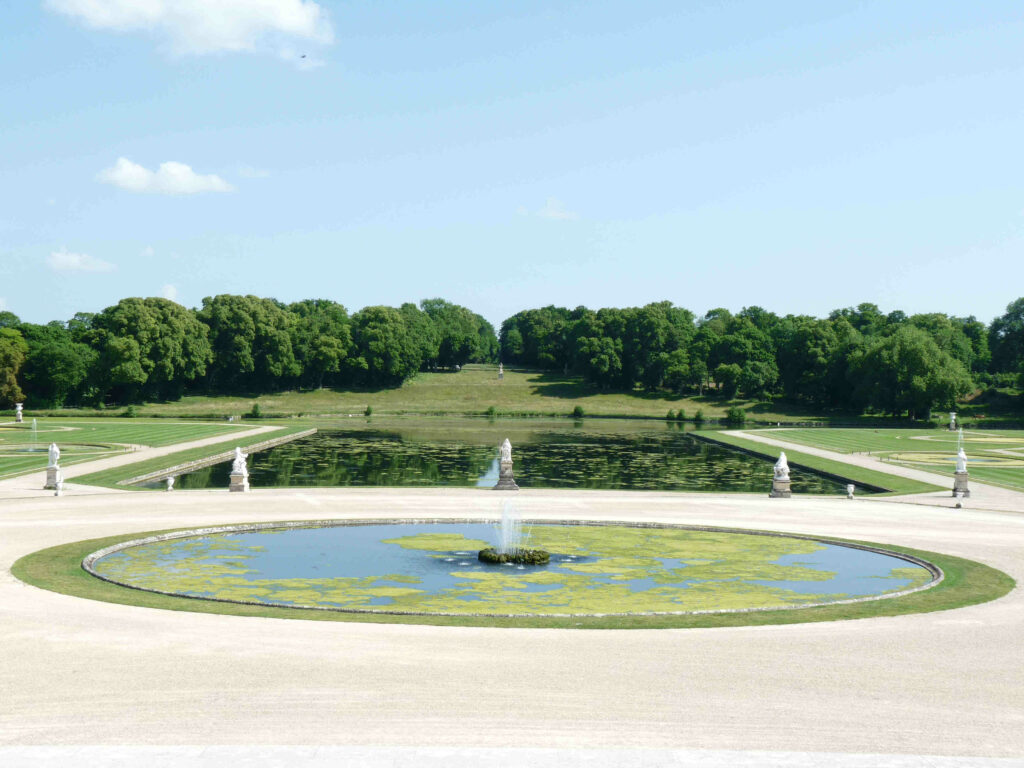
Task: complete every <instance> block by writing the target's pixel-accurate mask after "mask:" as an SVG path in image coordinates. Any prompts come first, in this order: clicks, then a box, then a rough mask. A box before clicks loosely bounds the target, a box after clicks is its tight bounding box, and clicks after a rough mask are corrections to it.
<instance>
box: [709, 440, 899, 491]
mask: <svg viewBox="0 0 1024 768" xmlns="http://www.w3.org/2000/svg"><path fill="white" fill-rule="evenodd" d="M691 437H693V438H694V439H695V440H700V441H701V442H704V443H708V444H710V445H718V446H721V447H722V448H728V449H729V450H730V451H739V452H740V453H745V454H747V455H748V456H756V457H757V458H759V459H768V460H769V461H774V460H775V459H776V458H778V456H777V454H771V453H768V452H766V451H757V450H754V449H753V448H744V447H743V446H740V445H733V444H732V443H727V442H725V441H724V440H715V438H713V437H708V436H707V435H696V434H692V433H691ZM779 450H782V449H781V448H780V449H779ZM788 463H789V466H791V467H796V468H797V469H802V470H804V471H806V472H810V473H812V474H815V475H820V476H821V477H827V478H828V479H829V480H836V481H837V482H840V483H844V484H845V483H853V484H854V485H856V486H857V487H858V488H860V489H862V490H865V491H869V492H871V493H892V488H883V487H882V486H880V485H872V484H871V483H864V482H861V481H860V480H854V479H853V478H850V477H844V476H843V475H837V474H836V473H835V472H826V471H825V470H823V469H815V468H814V467H811V466H808V465H807V464H801V463H800V462H797V461H792V460H788ZM874 471H876V472H880V471H881V470H874Z"/></svg>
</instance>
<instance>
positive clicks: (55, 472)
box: [43, 467, 64, 491]
mask: <svg viewBox="0 0 1024 768" xmlns="http://www.w3.org/2000/svg"><path fill="white" fill-rule="evenodd" d="M58 483H60V484H63V483H64V473H63V472H61V471H60V467H47V468H46V485H44V486H43V490H44V491H56V490H57V485H58Z"/></svg>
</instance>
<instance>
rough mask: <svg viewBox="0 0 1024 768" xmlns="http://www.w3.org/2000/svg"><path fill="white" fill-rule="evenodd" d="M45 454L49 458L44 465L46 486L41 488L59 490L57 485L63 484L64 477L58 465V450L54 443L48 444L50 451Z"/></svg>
mask: <svg viewBox="0 0 1024 768" xmlns="http://www.w3.org/2000/svg"><path fill="white" fill-rule="evenodd" d="M47 453H48V454H49V456H50V463H49V464H47V465H46V485H44V486H43V489H44V490H47V491H56V490H59V488H58V485H63V484H64V475H63V474H62V473H61V471H60V463H59V462H60V448H58V447H57V444H56V443H50V450H49V451H48V452H47Z"/></svg>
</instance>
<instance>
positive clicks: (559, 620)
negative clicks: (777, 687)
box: [11, 531, 1015, 629]
mask: <svg viewBox="0 0 1024 768" xmlns="http://www.w3.org/2000/svg"><path fill="white" fill-rule="evenodd" d="M165 532H166V531H160V533H165ZM152 533H157V532H156V531H154V532H152ZM142 535H144V534H139V533H135V534H131V535H120V536H111V537H107V538H102V539H91V540H88V541H76V542H72V543H69V544H62V545H59V546H56V547H50V548H49V549H44V550H41V551H39V552H34V553H32V554H29V555H26V556H25V557H22V558H21V559H20V560H18V561H17V562H15V563H14V565H13V566H12V568H11V572H12V574H13V575H14V576H15V577H16V578H18V579H20V580H21V581H24V582H25V583H27V584H31V585H33V586H36V587H39V588H40V589H47V590H50V591H53V592H60V593H63V594H66V595H74V596H76V597H83V598H86V599H90V600H101V601H104V602H110V603H119V604H122V605H136V606H144V607H148V608H162V609H165V610H172V611H194V612H197V613H223V614H230V615H233V616H258V617H266V618H279V619H306V620H311V621H355V622H373V623H390V624H435V625H442V626H486V627H551V628H571V629H667V628H683V627H735V626H747V625H766V624H791V623H796V622H817V621H839V620H846V619H861V618H869V617H877V616H898V615H902V614H908V613H925V612H931V611H944V610H949V609H952V608H959V607H962V606H965V605H975V604H977V603H983V602H987V601H989V600H995V599H997V598H999V597H1002V596H1003V595H1005V594H1007V593H1008V592H1009V591H1010V590H1012V589H1013V588H1014V586H1015V583H1014V580H1013V579H1012V578H1011V577H1009V576H1008V575H1006V574H1005V573H1003V572H1002V571H998V570H996V569H994V568H990V567H988V566H987V565H983V564H982V563H978V562H974V561H972V560H964V559H962V558H958V557H952V556H950V555H944V554H940V553H936V552H925V551H920V550H913V549H909V548H906V547H898V546H892V545H879V546H884V548H885V549H889V550H892V551H895V552H903V553H905V554H910V555H915V556H917V557H920V558H923V559H925V560H927V561H929V562H931V563H933V564H934V565H937V566H938V567H939V568H941V569H942V571H943V573H944V574H945V578H944V579H943V581H942V582H941V583H940V584H938V585H937V586H935V587H933V588H931V589H927V590H924V591H922V592H915V593H913V594H910V595H906V596H904V597H898V598H893V599H889V600H877V601H870V602H862V603H853V604H849V605H830V606H821V607H818V608H801V609H797V610H786V611H754V612H750V613H719V614H688V615H681V616H665V615H662V616H572V617H555V616H537V617H518V618H499V617H485V616H479V617H476V616H393V615H388V614H365V613H340V612H336V611H318V610H310V609H301V608H278V607H273V606H256V605H241V604H233V603H220V602H214V601H211V600H196V599H189V598H184V597H172V596H169V595H161V594H156V593H153V592H143V591H141V590H137V589H130V588H128V587H122V586H118V585H116V584H111V583H109V582H106V581H101V580H100V579H97V578H95V577H94V576H91V575H90V574H88V573H87V572H86V571H85V570H84V569H83V568H82V558H84V557H85V556H86V555H88V554H89V553H90V552H95V551H96V550H98V549H101V548H103V547H106V546H110V545H112V544H116V543H120V542H122V541H127V540H130V539H135V538H139V537H140V536H142ZM835 541H843V539H835ZM854 543H868V542H854Z"/></svg>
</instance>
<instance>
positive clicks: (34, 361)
mask: <svg viewBox="0 0 1024 768" xmlns="http://www.w3.org/2000/svg"><path fill="white" fill-rule="evenodd" d="M98 358H99V355H98V354H97V353H96V351H95V350H94V349H93V348H92V347H90V346H89V345H88V344H81V343H79V342H75V341H72V340H71V335H70V334H69V333H66V332H65V333H64V334H61V335H60V336H54V337H51V338H48V339H45V340H41V341H39V342H38V343H34V344H31V345H30V351H29V354H28V358H27V359H26V360H25V366H24V368H23V369H22V372H21V379H22V381H23V382H24V384H25V391H26V396H27V400H26V402H28V404H29V405H31V406H36V407H39V406H41V407H60V406H63V405H81V404H83V403H86V402H88V401H90V400H91V399H92V398H93V395H94V387H92V381H91V379H90V377H92V376H94V375H95V373H96V362H97V360H98Z"/></svg>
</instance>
